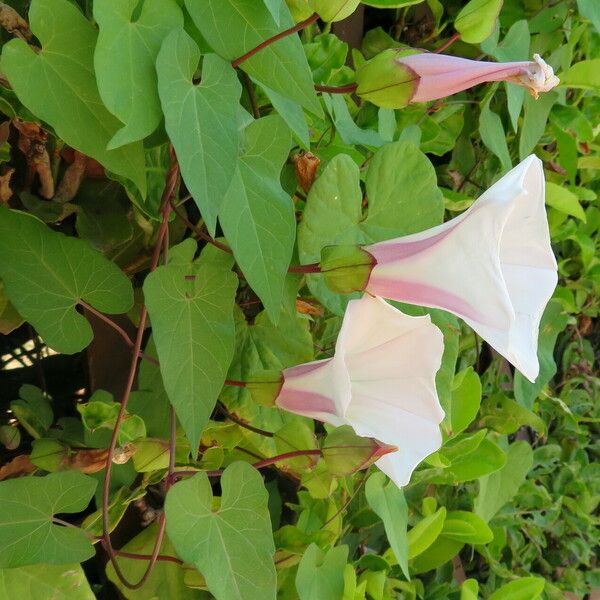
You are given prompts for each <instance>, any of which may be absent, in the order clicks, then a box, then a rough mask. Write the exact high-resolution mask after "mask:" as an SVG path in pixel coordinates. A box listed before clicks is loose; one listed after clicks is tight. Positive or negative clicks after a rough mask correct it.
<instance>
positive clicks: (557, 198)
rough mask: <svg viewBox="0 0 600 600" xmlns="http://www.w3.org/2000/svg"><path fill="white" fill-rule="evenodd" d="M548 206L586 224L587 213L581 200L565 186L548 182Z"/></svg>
mask: <svg viewBox="0 0 600 600" xmlns="http://www.w3.org/2000/svg"><path fill="white" fill-rule="evenodd" d="M546 204H547V205H548V206H551V207H552V208H555V209H556V210H558V211H560V212H561V213H564V214H566V215H571V216H573V217H577V218H578V219H579V220H581V221H583V222H584V223H585V221H586V218H585V212H584V211H583V208H582V206H581V204H579V198H578V197H577V195H576V194H574V193H573V192H572V191H570V190H569V189H567V188H566V187H565V186H564V185H558V184H557V183H552V182H551V181H547V182H546Z"/></svg>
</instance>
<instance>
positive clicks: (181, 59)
mask: <svg viewBox="0 0 600 600" xmlns="http://www.w3.org/2000/svg"><path fill="white" fill-rule="evenodd" d="M200 56H201V55H200V50H199V49H198V46H196V43H195V42H194V40H192V38H191V37H190V36H189V35H188V34H187V33H185V31H183V30H179V31H173V32H171V33H170V34H169V35H168V36H167V38H166V39H165V41H164V42H163V45H162V48H161V50H160V52H159V54H158V59H157V62H156V69H157V72H158V92H159V95H160V101H161V104H162V109H163V112H164V114H165V127H166V129H167V133H168V134H169V137H170V138H171V141H172V142H173V146H174V147H175V151H176V153H177V157H178V159H179V165H180V167H181V175H182V176H183V179H184V181H185V184H186V186H187V188H188V190H189V191H190V193H191V194H192V196H193V197H194V200H195V201H196V204H198V207H199V208H200V211H201V212H202V217H203V218H204V220H205V221H206V224H207V226H208V229H209V231H210V232H211V233H213V234H214V232H215V227H216V222H217V214H218V212H219V208H220V206H221V204H222V202H223V199H224V198H225V194H226V193H227V190H228V189H229V185H230V184H231V180H232V179H233V177H234V174H235V168H236V164H237V159H238V152H239V147H240V133H239V124H238V115H239V110H240V107H239V100H240V96H241V93H242V87H241V85H240V83H239V81H238V78H237V76H236V74H235V71H234V70H233V68H232V67H231V65H230V64H229V63H227V61H225V60H223V59H222V58H219V57H218V56H216V55H214V54H207V55H205V56H204V60H203V62H202V79H201V81H200V83H199V84H198V85H196V84H195V83H194V80H193V77H194V74H195V73H196V70H197V68H198V63H199V61H200Z"/></svg>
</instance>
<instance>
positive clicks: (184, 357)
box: [144, 239, 238, 449]
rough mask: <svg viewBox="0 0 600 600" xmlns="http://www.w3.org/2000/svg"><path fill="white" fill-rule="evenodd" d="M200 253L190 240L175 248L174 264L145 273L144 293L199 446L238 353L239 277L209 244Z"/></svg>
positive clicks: (164, 365) (170, 381) (167, 377)
mask: <svg viewBox="0 0 600 600" xmlns="http://www.w3.org/2000/svg"><path fill="white" fill-rule="evenodd" d="M195 252H196V243H195V242H194V241H193V240H191V239H188V240H186V241H185V242H183V243H182V244H180V245H179V246H176V247H175V248H173V249H171V261H170V262H169V264H168V265H166V266H164V267H159V268H158V269H156V271H154V272H153V273H151V274H150V275H149V276H148V277H147V278H146V281H145V282H144V295H145V298H146V305H147V306H148V312H149V314H150V319H151V320H152V331H153V334H154V341H155V343H156V350H157V352H158V358H159V360H160V370H161V373H162V377H163V381H164V384H165V389H166V390H167V394H168V396H169V400H170V401H171V403H172V404H173V406H174V407H175V411H176V412H177V416H178V417H179V420H180V421H181V424H182V426H183V428H184V430H185V433H186V435H187V438H188V440H189V441H190V446H191V447H192V448H196V449H197V448H198V444H199V442H200V436H201V434H202V430H203V429H204V427H205V426H206V424H207V423H208V419H209V417H210V414H211V412H212V410H213V408H214V406H215V403H216V401H217V396H218V395H219V392H220V391H221V388H222V387H223V382H224V381H225V376H226V375H227V369H228V368H229V364H230V363H231V359H232V357H233V349H234V338H235V327H234V322H233V304H234V300H235V292H236V289H237V283H238V280H237V277H236V276H235V275H234V274H233V272H232V271H231V267H232V264H233V259H232V258H231V257H230V256H229V255H227V254H225V253H224V252H222V251H221V250H217V249H215V248H212V247H208V248H206V249H205V250H204V252H203V253H202V256H201V257H200V258H199V259H198V260H196V261H194V260H193V258H194V253H195Z"/></svg>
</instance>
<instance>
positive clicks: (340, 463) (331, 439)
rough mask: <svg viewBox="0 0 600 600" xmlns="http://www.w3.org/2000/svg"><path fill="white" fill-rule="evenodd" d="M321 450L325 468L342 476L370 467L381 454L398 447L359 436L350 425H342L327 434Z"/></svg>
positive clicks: (394, 450) (388, 452) (333, 473)
mask: <svg viewBox="0 0 600 600" xmlns="http://www.w3.org/2000/svg"><path fill="white" fill-rule="evenodd" d="M321 450H322V453H323V460H324V461H325V464H326V465H327V470H328V471H329V472H330V473H331V474H332V475H336V476H343V475H351V474H352V473H356V471H359V470H361V469H366V468H367V467H370V466H371V465H372V464H373V463H374V462H375V461H377V460H378V459H380V458H381V457H382V456H385V455H386V454H390V452H396V451H397V450H398V448H397V447H396V446H391V445H389V444H384V443H383V442H380V441H379V440H376V439H375V438H370V437H360V436H358V435H356V433H354V431H353V430H352V428H351V427H349V426H348V425H344V426H342V427H338V428H337V429H335V430H334V431H332V432H331V433H330V434H329V435H328V436H327V438H326V440H325V443H324V444H323V448H322V449H321Z"/></svg>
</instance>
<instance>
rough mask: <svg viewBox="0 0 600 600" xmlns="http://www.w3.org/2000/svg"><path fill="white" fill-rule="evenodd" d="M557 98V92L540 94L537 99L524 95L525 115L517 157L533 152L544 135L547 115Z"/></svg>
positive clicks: (523, 157)
mask: <svg viewBox="0 0 600 600" xmlns="http://www.w3.org/2000/svg"><path fill="white" fill-rule="evenodd" d="M557 100H558V93H557V92H548V93H546V94H542V95H541V96H540V97H539V98H538V99H537V100H536V99H535V98H533V97H532V96H530V95H527V96H526V97H525V116H524V117H523V127H522V128H521V137H520V138H519V157H520V158H521V160H523V159H525V158H526V157H527V156H529V154H531V152H533V150H534V148H535V147H536V145H537V143H538V142H539V141H540V138H541V137H542V135H544V131H545V130H546V124H547V123H548V115H549V114H550V110H551V109H552V107H553V106H554V104H556V101H557Z"/></svg>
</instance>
